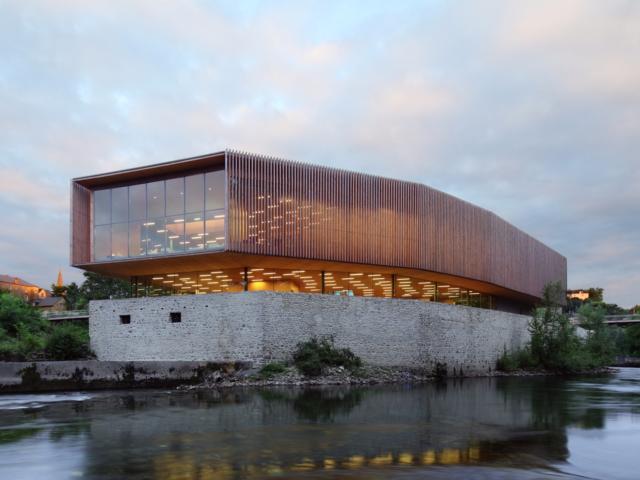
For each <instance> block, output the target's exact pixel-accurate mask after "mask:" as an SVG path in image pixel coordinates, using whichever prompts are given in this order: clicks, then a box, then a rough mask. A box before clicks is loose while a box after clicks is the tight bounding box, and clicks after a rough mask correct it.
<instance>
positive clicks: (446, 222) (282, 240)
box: [226, 151, 567, 297]
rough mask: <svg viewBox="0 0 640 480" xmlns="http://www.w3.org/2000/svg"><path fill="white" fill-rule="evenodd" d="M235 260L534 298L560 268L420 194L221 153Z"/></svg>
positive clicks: (508, 235)
mask: <svg viewBox="0 0 640 480" xmlns="http://www.w3.org/2000/svg"><path fill="white" fill-rule="evenodd" d="M227 181H228V212H227V213H228V216H227V218H228V219H229V232H228V238H227V240H226V250H227V251H231V252H237V253H247V254H257V255H268V256H277V257H295V258H301V259H310V260H321V261H329V262H331V261H334V262H345V263H354V264H367V265H380V266H385V267H399V268H408V269H418V270H425V271H429V272H437V273H441V274H446V275H452V276H455V277H463V278H468V279H473V280H476V281H481V282H486V283H490V284H493V285H497V286H501V287H504V288H507V289H510V290H514V291H516V292H520V293H524V294H526V295H529V296H532V297H539V296H540V293H541V291H542V288H543V286H544V285H545V284H546V283H548V282H550V281H557V280H559V281H561V282H562V283H563V285H566V275H567V264H566V259H565V258H564V257H563V256H562V255H560V254H559V253H557V252H555V251H554V250H552V249H550V248H549V247H547V246H545V245H543V244H542V243H540V242H539V241H537V240H535V239H534V238H532V237H531V236H529V235H527V234H526V233H524V232H522V231H521V230H519V229H517V228H516V227H514V226H512V225H510V224H509V223H507V222H506V221H504V220H503V219H501V218H500V217H498V216H497V215H495V214H493V213H491V212H489V211H487V210H485V209H482V208H480V207H477V206H475V205H472V204H470V203H468V202H465V201H463V200H460V199H458V198H455V197H453V196H451V195H448V194H446V193H443V192H440V191H438V190H435V189H433V188H430V187H427V186H425V185H420V184H416V183H412V182H404V181H399V180H391V179H387V178H382V177H376V176H372V175H366V174H362V173H354V172H348V171H344V170H339V169H333V168H327V167H320V166H314V165H307V164H302V163H298V162H289V161H285V160H281V159H276V158H273V157H264V156H257V155H251V154H245V153H242V152H235V151H230V152H228V153H227Z"/></svg>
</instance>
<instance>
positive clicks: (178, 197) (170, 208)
mask: <svg viewBox="0 0 640 480" xmlns="http://www.w3.org/2000/svg"><path fill="white" fill-rule="evenodd" d="M166 192H167V215H180V214H181V213H184V178H182V177H180V178H172V179H171V180H167V181H166Z"/></svg>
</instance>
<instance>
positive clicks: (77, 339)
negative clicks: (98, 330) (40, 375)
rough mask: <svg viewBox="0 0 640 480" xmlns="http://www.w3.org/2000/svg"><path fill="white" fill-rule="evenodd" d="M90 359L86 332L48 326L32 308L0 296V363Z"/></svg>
mask: <svg viewBox="0 0 640 480" xmlns="http://www.w3.org/2000/svg"><path fill="white" fill-rule="evenodd" d="M89 357H91V351H90V349H89V331H88V328H87V327H86V326H83V325H75V324H60V325H52V324H51V322H49V321H48V320H46V319H44V318H43V317H42V315H41V314H40V312H39V310H38V309H37V308H36V307H33V306H31V305H29V304H28V303H27V302H25V301H24V300H23V299H22V298H20V297H17V296H15V295H12V294H10V293H4V292H0V360H3V361H31V360H76V359H82V358H89Z"/></svg>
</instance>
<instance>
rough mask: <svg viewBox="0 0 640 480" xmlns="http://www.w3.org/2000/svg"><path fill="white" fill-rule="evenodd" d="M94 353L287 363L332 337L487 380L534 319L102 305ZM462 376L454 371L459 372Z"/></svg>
mask: <svg viewBox="0 0 640 480" xmlns="http://www.w3.org/2000/svg"><path fill="white" fill-rule="evenodd" d="M89 313H90V320H89V328H90V334H91V347H92V349H93V350H94V352H95V353H96V355H97V358H98V360H105V361H107V360H108V361H151V360H155V361H211V362H236V361H242V362H251V363H252V364H253V365H255V366H260V365H263V364H265V363H268V362H272V361H286V360H289V359H290V358H291V355H292V353H293V351H294V349H295V346H296V344H297V343H298V342H300V341H304V340H308V339H310V338H311V337H314V336H319V337H322V336H332V337H333V339H334V340H335V344H336V346H338V347H348V348H350V349H351V350H352V351H353V352H354V353H355V354H356V355H359V356H360V357H361V358H362V360H363V361H364V362H367V363H370V364H372V365H379V366H396V367H410V368H420V369H433V368H435V367H436V365H437V364H438V363H439V364H442V365H444V366H446V368H447V372H448V374H449V375H453V374H456V375H461V374H462V375H481V374H485V373H488V372H490V371H491V370H493V369H495V364H496V360H497V358H498V357H499V356H500V355H501V354H502V353H503V351H504V350H505V349H506V350H507V351H511V350H513V349H516V348H519V347H521V346H523V345H524V344H525V343H526V342H527V341H528V340H529V333H528V330H527V323H528V320H529V317H527V316H524V315H516V314H513V313H506V312H499V311H495V310H484V309H479V308H472V307H462V306H455V305H447V304H442V303H434V302H423V301H419V300H399V299H384V298H364V297H341V296H334V295H317V294H316V295H314V294H302V293H296V294H289V293H275V292H246V293H218V294H210V295H182V296H172V297H147V298H132V299H124V300H95V301H92V302H91V304H90V306H89ZM454 369H455V371H454Z"/></svg>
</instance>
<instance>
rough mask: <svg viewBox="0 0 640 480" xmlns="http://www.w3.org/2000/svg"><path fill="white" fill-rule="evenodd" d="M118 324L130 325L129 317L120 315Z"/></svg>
mask: <svg viewBox="0 0 640 480" xmlns="http://www.w3.org/2000/svg"><path fill="white" fill-rule="evenodd" d="M120 323H121V324H122V325H127V324H129V323H131V315H120Z"/></svg>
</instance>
